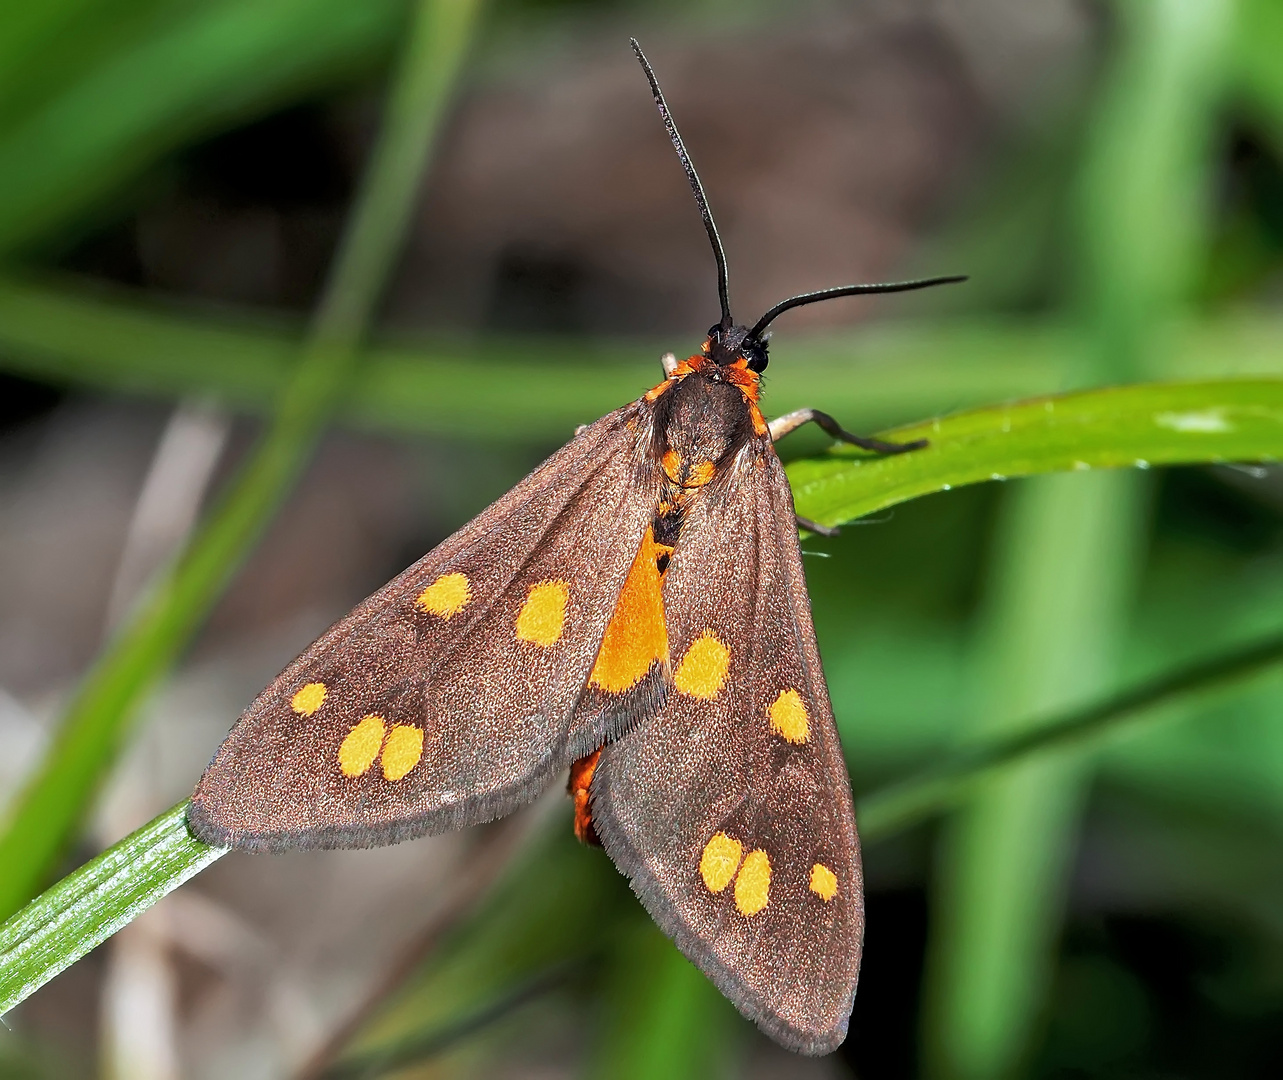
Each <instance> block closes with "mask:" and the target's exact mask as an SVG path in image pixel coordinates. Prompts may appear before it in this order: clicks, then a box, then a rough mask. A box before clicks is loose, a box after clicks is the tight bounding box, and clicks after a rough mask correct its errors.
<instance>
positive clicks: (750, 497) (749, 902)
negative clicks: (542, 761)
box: [590, 439, 864, 1054]
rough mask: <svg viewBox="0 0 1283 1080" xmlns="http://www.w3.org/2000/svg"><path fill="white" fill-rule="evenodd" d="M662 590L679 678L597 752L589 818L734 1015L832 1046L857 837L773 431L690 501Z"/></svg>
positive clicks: (846, 989)
mask: <svg viewBox="0 0 1283 1080" xmlns="http://www.w3.org/2000/svg"><path fill="white" fill-rule="evenodd" d="M664 605H665V609H666V612H667V620H668V627H669V634H670V641H671V647H672V670H673V676H672V681H673V686H672V692H671V693H670V694H669V696H668V698H667V701H666V703H665V704H664V705H663V707H662V708H661V709H660V711H659V712H658V714H657V715H655V716H654V717H653V718H651V719H649V720H647V721H644V722H643V723H641V724H640V725H639V726H637V727H636V728H635V729H634V730H632V731H631V732H629V733H628V734H626V735H624V736H623V737H621V738H620V739H618V740H617V741H616V742H613V743H611V744H609V745H607V746H606V747H605V748H604V749H603V751H602V753H601V757H600V760H599V762H598V764H597V767H596V769H595V772H594V774H593V777H592V783H591V789H590V797H591V808H592V824H593V827H594V829H595V830H596V832H597V835H598V836H599V837H600V839H601V842H602V844H603V845H604V847H605V848H606V850H607V852H608V853H609V854H610V856H611V858H612V859H613V860H614V861H615V864H616V865H617V866H618V867H619V868H620V869H621V870H622V871H623V872H624V873H625V874H626V875H627V876H628V877H629V878H630V879H631V882H632V886H633V889H634V890H635V891H636V892H637V894H638V896H639V897H640V898H641V900H642V903H643V904H644V905H645V906H646V908H647V910H648V911H649V912H650V914H651V915H652V916H653V917H654V919H655V920H656V922H658V923H659V925H660V926H661V927H662V928H663V929H664V930H665V931H666V932H667V933H668V934H669V935H670V936H671V937H672V938H673V939H674V940H675V941H676V943H677V945H678V947H679V948H680V949H681V950H682V951H683V952H684V953H685V954H686V955H687V956H688V957H689V958H690V959H691V960H692V961H693V962H694V963H695V964H697V965H698V966H699V967H700V968H701V969H702V970H703V971H704V972H705V973H706V974H707V975H708V976H709V977H710V978H711V979H712V980H713V982H714V983H716V984H717V986H718V987H719V988H720V989H721V991H722V992H723V993H724V994H726V996H727V997H728V998H730V1000H731V1001H732V1002H734V1003H735V1005H736V1006H737V1007H738V1008H739V1009H740V1011H741V1012H743V1013H744V1014H745V1015H746V1016H748V1017H750V1018H751V1019H753V1020H755V1021H756V1022H757V1023H758V1024H759V1026H761V1027H762V1028H763V1029H764V1030H765V1031H766V1032H767V1033H768V1034H770V1035H771V1036H772V1037H774V1038H775V1039H777V1040H778V1041H780V1042H781V1043H783V1044H784V1045H785V1046H789V1047H791V1048H792V1049H795V1050H799V1051H801V1052H803V1053H810V1054H822V1053H827V1052H829V1051H830V1050H832V1049H834V1048H835V1047H836V1046H837V1045H838V1044H839V1043H841V1041H842V1040H843V1038H844V1037H845V1035H846V1026H847V1020H848V1017H849V1015H850V1012H851V1006H852V1001H853V998H854V995H855V985H856V977H857V975H858V972H859V962H860V946H861V938H862V934H863V927H864V916H863V906H862V880H861V871H860V860H859V845H858V840H857V837H856V832H855V820H854V815H853V810H852V803H851V793H850V784H849V781H848V778H847V771H846V765H845V761H844V759H843V756H842V750H841V746H840V745H839V742H838V737H837V731H836V729H835V727H834V723H833V715H832V709H831V706H830V704H829V697H828V691H827V688H826V686H825V682H824V674H823V671H822V670H821V668H820V657H819V652H818V649H817V646H816V642H815V632H814V629H813V626H812V622H811V611H810V603H809V600H808V598H807V593H806V582H805V578H804V576H803V572H802V563H801V554H800V551H799V547H798V537H797V529H796V524H795V519H794V510H793V498H792V493H791V492H790V490H789V486H788V481H787V478H786V477H785V475H784V471H783V468H782V467H781V465H780V462H779V459H778V458H777V457H776V455H775V452H774V449H773V448H772V447H771V446H770V444H769V442H767V441H766V440H765V439H759V440H754V441H753V442H752V443H750V444H749V445H748V446H747V447H745V449H744V450H742V451H741V452H740V453H739V454H738V455H737V456H736V457H735V459H734V460H733V461H732V462H731V463H729V464H728V465H727V466H725V467H724V468H723V469H721V470H720V473H719V475H718V477H717V478H716V479H715V480H714V481H713V482H712V483H710V484H709V485H708V486H707V487H706V488H705V489H703V490H702V491H701V492H700V494H699V495H698V496H697V497H696V498H695V499H694V500H692V502H691V505H690V507H689V510H688V513H687V518H686V521H685V523H684V525H683V526H682V530H681V534H680V537H679V539H678V541H677V544H676V548H675V550H674V553H673V556H672V561H671V564H670V566H669V568H668V572H667V575H666V579H665V583H664Z"/></svg>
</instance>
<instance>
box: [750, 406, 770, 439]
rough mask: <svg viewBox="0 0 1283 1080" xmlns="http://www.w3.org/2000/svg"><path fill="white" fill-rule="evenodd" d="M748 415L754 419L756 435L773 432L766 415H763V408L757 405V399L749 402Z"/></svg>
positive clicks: (754, 432)
mask: <svg viewBox="0 0 1283 1080" xmlns="http://www.w3.org/2000/svg"><path fill="white" fill-rule="evenodd" d="M748 415H749V416H750V417H751V418H752V420H753V434H754V435H769V434H770V433H771V429H770V426H769V425H768V424H767V423H766V417H765V416H763V415H762V410H761V409H759V408H758V407H757V402H756V401H750V402H749V403H748Z"/></svg>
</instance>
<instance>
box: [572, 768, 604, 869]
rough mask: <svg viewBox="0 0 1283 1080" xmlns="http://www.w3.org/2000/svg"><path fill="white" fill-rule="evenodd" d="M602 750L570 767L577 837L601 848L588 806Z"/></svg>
mask: <svg viewBox="0 0 1283 1080" xmlns="http://www.w3.org/2000/svg"><path fill="white" fill-rule="evenodd" d="M600 757H601V749H600V748H598V749H596V750H594V751H593V752H592V753H591V754H589V755H588V756H587V757H584V758H580V759H579V760H578V761H576V762H575V763H574V764H573V765H571V766H570V783H569V784H567V785H566V786H567V788H568V789H569V790H570V797H571V798H572V799H574V801H575V836H576V837H578V839H579V840H580V841H581V842H582V843H585V844H595V845H598V846H600V841H599V840H598V839H597V832H596V830H595V829H594V828H593V827H592V808H591V807H590V806H589V805H588V790H589V788H590V787H591V786H592V777H593V773H594V772H596V771H597V759H598V758H600Z"/></svg>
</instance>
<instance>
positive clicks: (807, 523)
mask: <svg viewBox="0 0 1283 1080" xmlns="http://www.w3.org/2000/svg"><path fill="white" fill-rule="evenodd" d="M793 516H794V517H795V518H797V527H798V528H799V529H805V530H806V531H807V532H813V533H819V534H820V535H821V536H837V535H838V533H840V532H841V531H842V530H841V529H839V528H837V527H835V526H832V525H821V524H820V523H819V522H818V521H812V520H811V519H810V518H804V517H803V516H802V515H801V514H794V515H793Z"/></svg>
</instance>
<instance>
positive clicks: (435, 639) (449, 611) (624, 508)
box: [188, 401, 658, 850]
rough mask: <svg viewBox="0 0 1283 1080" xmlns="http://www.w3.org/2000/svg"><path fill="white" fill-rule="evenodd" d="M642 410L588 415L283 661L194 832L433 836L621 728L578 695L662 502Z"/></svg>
mask: <svg viewBox="0 0 1283 1080" xmlns="http://www.w3.org/2000/svg"><path fill="white" fill-rule="evenodd" d="M649 416H650V410H649V406H647V405H646V403H645V402H644V401H643V402H636V403H634V404H632V405H629V406H626V407H625V408H623V409H620V410H618V411H616V412H614V413H611V414H610V415H609V416H606V417H603V418H602V419H601V420H599V421H597V422H596V423H595V424H592V425H591V426H589V427H588V428H586V429H584V430H583V431H582V432H581V433H580V434H579V435H577V436H576V438H575V439H574V440H572V441H571V442H570V443H569V444H568V445H567V446H565V447H563V448H562V449H561V450H560V451H558V452H557V453H556V454H554V455H553V456H552V457H551V458H549V459H548V460H547V461H546V462H544V464H543V465H541V466H540V467H539V468H538V469H536V470H535V471H534V472H533V473H531V475H530V476H528V477H527V478H526V479H525V480H523V481H522V482H521V483H520V484H518V485H517V486H516V487H515V488H513V489H512V490H511V491H510V492H508V494H507V495H505V496H504V497H503V498H501V499H500V500H499V501H498V502H496V503H494V504H493V505H492V506H490V507H489V508H488V509H487V510H485V511H483V512H482V513H481V514H480V515H479V516H478V517H477V518H475V519H474V520H473V521H472V522H470V523H469V524H468V525H465V526H464V527H463V528H462V529H460V530H459V531H458V532H457V533H455V534H454V535H453V536H451V537H450V538H448V539H447V540H445V541H444V542H443V543H442V544H441V545H439V546H438V547H437V548H435V549H434V550H433V551H431V552H429V553H428V554H427V555H426V556H424V558H423V559H421V560H420V561H419V562H418V563H416V564H415V565H414V566H412V567H410V568H409V569H408V570H406V571H405V572H404V573H403V574H401V575H400V576H399V577H397V578H396V579H394V580H393V581H391V582H390V583H389V584H387V585H385V586H384V587H383V588H382V589H380V590H379V591H378V592H376V593H375V594H374V595H373V596H371V597H369V598H368V599H367V600H365V601H364V602H363V603H362V604H360V605H359V606H358V607H357V608H356V609H355V610H353V611H352V612H351V614H349V615H348V616H347V617H346V618H344V619H343V620H342V621H341V622H339V623H337V624H336V625H334V626H333V627H331V628H330V629H329V630H328V631H326V632H325V634H323V635H322V636H321V637H320V638H319V639H318V640H317V641H316V642H315V643H314V644H312V645H311V646H310V647H309V648H308V649H307V651H306V652H304V653H303V654H302V655H301V656H300V657H299V658H298V659H297V660H295V661H294V662H293V663H292V664H290V666H289V667H288V668H286V669H285V671H284V672H282V673H281V675H280V676H278V677H277V679H276V680H275V681H274V682H273V683H272V684H271V685H270V686H269V687H268V688H267V689H266V690H265V691H263V693H262V694H261V695H260V696H259V697H258V698H257V700H255V701H254V703H253V704H252V705H251V706H250V707H249V709H248V710H247V711H246V712H245V714H244V715H243V716H242V717H241V719H240V720H239V721H238V722H237V724H236V726H235V728H234V729H233V730H232V732H231V734H230V735H229V736H228V737H227V739H226V741H225V742H224V743H223V745H222V747H221V748H220V749H219V751H218V753H217V754H216V755H215V757H214V760H213V762H212V763H211V765H210V767H209V769H208V770H207V771H206V773H205V775H204V777H203V778H202V779H201V781H200V784H199V785H198V786H197V788H196V791H195V793H194V794H193V796H192V804H191V809H190V810H189V815H188V816H189V820H190V822H191V824H192V826H193V829H194V830H195V831H196V833H197V834H198V835H199V836H201V838H202V839H205V840H206V841H208V842H210V843H216V844H232V845H235V846H238V847H244V848H249V849H255V850H276V849H282V848H291V847H363V846H368V845H372V844H379V843H392V842H395V841H397V840H401V839H405V838H407V837H410V836H417V835H421V834H424V833H429V832H443V831H445V830H447V829H451V828H456V827H459V826H463V825H468V824H472V823H475V822H478V821H485V820H489V819H491V818H494V817H497V816H500V815H502V814H504V813H507V812H508V811H510V810H511V809H513V808H514V807H515V806H517V805H520V804H522V803H524V802H528V801H529V800H530V799H532V798H534V796H535V795H537V794H538V793H539V791H540V790H542V788H543V787H544V786H545V785H546V783H547V781H548V780H549V779H550V778H551V777H552V775H554V774H555V773H556V772H558V771H559V770H561V769H564V768H566V766H567V765H568V764H569V761H570V758H571V756H573V754H572V752H573V751H576V750H577V748H578V747H579V746H582V745H584V744H589V743H590V744H592V745H594V746H595V745H599V744H600V743H601V742H602V741H604V740H605V739H607V738H609V737H610V736H611V735H613V734H614V732H612V731H610V730H608V724H607V723H605V722H601V723H600V726H601V730H597V731H590V732H585V731H577V730H574V721H573V711H574V705H575V702H576V700H577V699H578V697H579V695H580V693H581V691H582V688H583V686H584V683H585V680H586V679H587V676H588V672H589V670H590V668H591V665H592V662H593V659H594V656H595V654H596V650H597V646H598V643H599V642H600V641H601V637H602V633H603V631H604V628H605V624H606V620H607V619H608V618H609V616H610V613H611V611H612V610H613V608H614V600H615V597H616V596H617V595H618V593H619V591H620V587H621V585H622V583H623V580H624V576H625V574H626V573H627V571H628V567H629V564H630V562H631V561H632V559H633V556H634V554H635V552H636V550H637V547H638V543H639V541H640V538H641V536H642V534H643V531H644V529H645V528H646V525H647V523H648V521H649V519H650V516H651V514H652V513H653V508H654V505H655V501H656V492H657V490H658V488H657V484H658V481H657V479H656V475H655V474H656V467H655V466H654V464H653V462H652V460H651V456H650V454H649V447H648V439H649Z"/></svg>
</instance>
